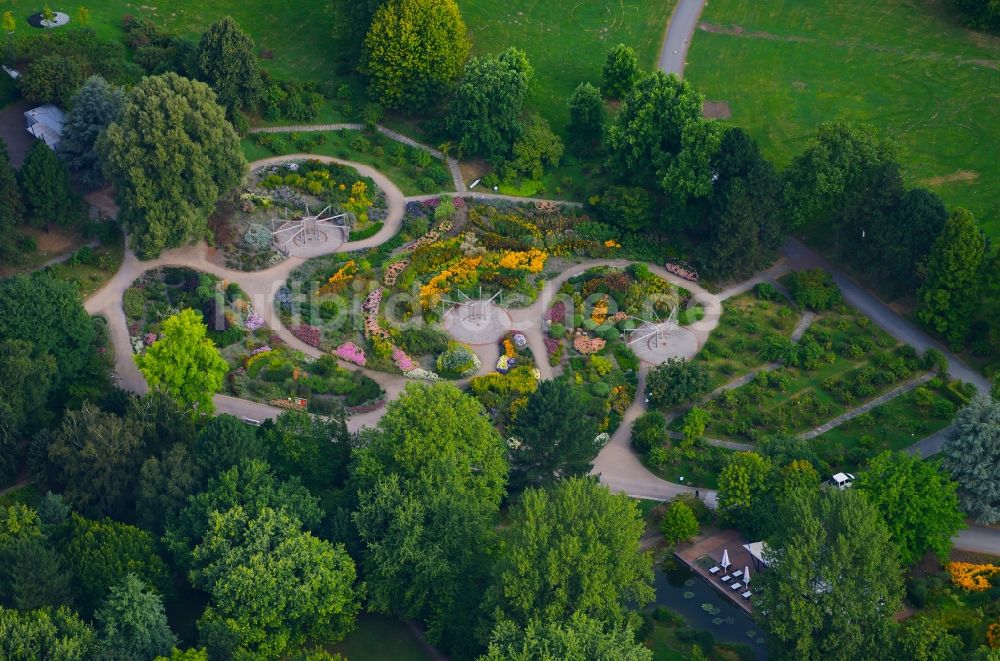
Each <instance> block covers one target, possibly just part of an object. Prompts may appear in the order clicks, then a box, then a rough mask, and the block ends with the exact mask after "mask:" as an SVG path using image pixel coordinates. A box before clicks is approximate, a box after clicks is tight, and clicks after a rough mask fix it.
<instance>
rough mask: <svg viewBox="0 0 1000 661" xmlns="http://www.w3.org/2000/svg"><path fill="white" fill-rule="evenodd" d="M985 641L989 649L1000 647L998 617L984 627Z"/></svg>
mask: <svg viewBox="0 0 1000 661" xmlns="http://www.w3.org/2000/svg"><path fill="white" fill-rule="evenodd" d="M986 643H987V644H988V645H989V646H990V649H994V650H996V649H1000V619H997V621H996V622H994V623H992V624H991V625H990V626H988V627H986Z"/></svg>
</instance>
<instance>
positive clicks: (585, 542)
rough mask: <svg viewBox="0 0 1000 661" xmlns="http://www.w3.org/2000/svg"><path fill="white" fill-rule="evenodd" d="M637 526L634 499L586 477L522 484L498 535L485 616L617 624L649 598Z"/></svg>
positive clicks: (645, 562)
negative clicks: (545, 485)
mask: <svg viewBox="0 0 1000 661" xmlns="http://www.w3.org/2000/svg"><path fill="white" fill-rule="evenodd" d="M643 529H644V525H643V522H642V516H641V515H640V513H639V508H638V506H637V505H636V503H635V501H633V500H630V499H628V498H627V497H625V496H623V495H619V494H612V493H611V492H610V491H609V490H608V488H607V487H604V486H601V485H600V484H598V483H597V482H596V480H593V479H592V478H585V477H572V478H568V479H566V480H562V481H560V482H558V483H556V484H555V485H554V486H553V487H552V488H551V489H549V490H544V491H543V490H540V489H528V490H527V491H525V492H524V494H523V497H522V499H521V501H520V502H519V503H517V504H516V505H515V506H514V507H513V508H512V509H511V521H510V525H509V526H508V527H507V528H506V529H505V530H504V531H503V533H502V543H501V548H500V551H499V553H498V554H497V556H496V557H497V568H496V570H495V581H494V583H493V585H492V586H491V587H490V588H489V590H488V591H487V594H486V598H485V599H486V601H485V606H486V608H487V613H489V614H491V615H492V616H493V618H494V619H495V621H496V622H500V621H503V620H511V621H512V622H514V623H515V624H516V625H518V626H522V627H526V626H527V625H528V624H529V623H530V622H531V621H532V620H536V619H537V620H540V621H542V622H564V621H566V620H567V619H569V618H571V617H572V616H573V615H574V614H579V615H585V616H587V617H590V618H593V619H594V620H597V621H598V622H600V623H601V624H602V625H603V626H605V627H621V626H624V625H625V624H626V622H627V621H628V612H629V608H631V607H634V606H635V605H639V606H640V607H641V606H642V605H643V604H645V603H648V602H649V601H651V600H652V598H653V589H652V585H651V584H652V578H653V574H652V567H651V561H650V559H649V556H647V555H645V554H644V553H642V552H640V550H639V538H640V537H641V536H642V533H643Z"/></svg>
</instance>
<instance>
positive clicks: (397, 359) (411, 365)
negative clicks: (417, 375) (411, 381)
mask: <svg viewBox="0 0 1000 661" xmlns="http://www.w3.org/2000/svg"><path fill="white" fill-rule="evenodd" d="M392 362H394V363H396V367H398V368H399V371H400V372H402V373H403V374H406V373H407V372H411V371H413V370H415V369H417V367H419V365H417V364H416V363H415V362H414V361H413V359H412V358H410V357H409V356H407V355H406V352H405V351H403V350H402V349H400V348H399V347H393V348H392Z"/></svg>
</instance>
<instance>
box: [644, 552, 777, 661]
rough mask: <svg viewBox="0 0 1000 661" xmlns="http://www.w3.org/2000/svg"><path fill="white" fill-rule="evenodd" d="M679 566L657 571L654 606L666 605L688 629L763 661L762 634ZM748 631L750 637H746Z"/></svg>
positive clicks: (755, 626)
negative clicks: (701, 631) (743, 646)
mask: <svg viewBox="0 0 1000 661" xmlns="http://www.w3.org/2000/svg"><path fill="white" fill-rule="evenodd" d="M678 565H679V568H678V569H675V570H671V571H669V572H667V571H664V570H663V569H661V568H660V567H657V568H656V571H655V577H654V581H653V583H654V587H655V588H656V601H655V606H666V607H667V608H669V609H670V610H672V611H675V612H677V613H679V614H680V615H681V616H682V617H683V618H684V621H685V622H687V624H688V626H690V627H692V628H694V629H704V630H706V631H711V632H712V635H713V636H715V639H716V640H717V641H719V642H725V643H744V644H746V645H749V646H750V647H751V648H753V650H754V652H755V653H756V655H757V659H758V661H764V660H766V659H767V658H768V655H767V644H766V642H765V639H764V635H765V634H764V632H763V631H762V630H761V629H760V627H758V626H757V624H756V623H755V622H754V621H753V620H752V619H751V618H750V616H749V615H747V614H746V613H745V612H743V611H742V610H741V609H739V608H737V607H736V606H735V605H733V604H732V603H731V602H730V601H729V600H728V599H726V598H725V597H723V596H722V595H721V594H719V593H718V592H716V591H715V589H714V588H712V587H711V586H710V585H709V584H708V583H707V582H706V581H705V579H703V578H702V577H701V576H699V575H697V574H695V573H694V572H692V571H691V570H689V569H688V568H687V567H684V566H683V565H682V564H681V563H680V562H679V561H678ZM751 631H752V632H753V634H752V636H751V635H748V632H751Z"/></svg>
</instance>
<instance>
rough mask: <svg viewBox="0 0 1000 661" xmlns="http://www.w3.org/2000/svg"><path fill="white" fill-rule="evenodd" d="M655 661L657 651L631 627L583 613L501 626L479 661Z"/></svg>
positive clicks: (505, 623)
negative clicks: (613, 625)
mask: <svg viewBox="0 0 1000 661" xmlns="http://www.w3.org/2000/svg"><path fill="white" fill-rule="evenodd" d="M549 659H551V660H552V661H555V659H560V660H561V661H652V659H653V652H652V650H650V649H649V648H648V647H646V646H645V645H643V644H642V643H640V642H636V640H635V634H634V633H633V631H632V630H631V629H628V628H612V629H610V630H608V629H606V628H605V627H604V626H602V624H601V623H600V622H598V621H597V620H594V619H592V618H589V617H586V616H584V615H580V614H574V615H573V617H571V618H570V619H569V620H568V621H565V622H562V621H559V622H539V621H537V620H533V621H532V622H530V623H528V626H527V627H524V628H522V627H519V626H518V625H516V624H514V623H513V622H511V621H510V620H504V621H502V622H499V623H497V625H496V627H494V629H493V633H492V634H491V635H490V646H489V650H488V651H487V653H486V654H485V655H483V656H481V657H480V658H479V661H539V660H546V661H547V660H549Z"/></svg>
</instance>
